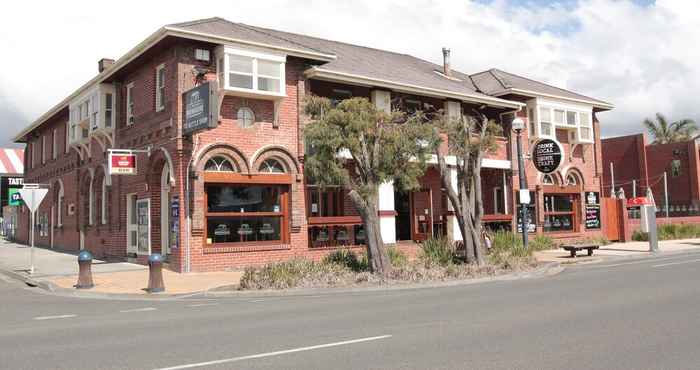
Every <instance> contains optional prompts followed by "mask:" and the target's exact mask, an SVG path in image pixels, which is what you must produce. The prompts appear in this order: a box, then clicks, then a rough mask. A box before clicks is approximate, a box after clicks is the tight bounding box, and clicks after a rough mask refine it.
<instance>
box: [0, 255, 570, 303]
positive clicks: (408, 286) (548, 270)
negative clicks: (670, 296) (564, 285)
mask: <svg viewBox="0 0 700 370" xmlns="http://www.w3.org/2000/svg"><path fill="white" fill-rule="evenodd" d="M563 270H564V267H563V266H562V265H561V264H560V263H559V262H550V263H546V264H544V265H542V266H540V267H538V268H536V269H534V270H530V271H524V272H523V271H519V272H512V273H508V274H503V275H497V276H489V277H482V278H475V279H464V280H449V281H439V282H428V283H405V284H398V285H386V284H385V285H379V286H362V287H353V288H298V289H287V290H272V289H270V290H248V291H240V290H221V289H224V288H228V287H232V286H231V285H223V286H219V287H213V288H210V289H207V290H202V291H197V292H190V293H181V294H168V293H155V294H148V295H145V294H133V293H125V294H121V293H98V292H90V291H87V290H77V289H68V288H61V287H58V286H56V285H54V284H52V283H51V282H48V281H44V280H33V279H27V278H26V277H22V278H21V279H18V280H20V281H23V282H25V283H26V284H28V285H30V286H35V287H37V288H40V290H37V292H40V293H42V294H51V295H55V296H63V297H72V298H83V299H109V300H143V301H145V300H148V301H154V300H155V301H159V300H160V301H167V300H180V299H185V298H205V299H206V298H255V297H275V296H277V297H294V296H307V295H329V296H330V295H334V294H348V293H363V292H390V291H401V290H415V289H426V288H447V287H455V286H464V285H472V284H480V283H487V282H497V281H514V280H520V279H529V278H540V277H547V276H553V275H556V274H558V273H560V272H561V271H563ZM0 272H7V271H4V270H2V269H0ZM15 274H16V275H17V276H22V275H21V274H17V273H15ZM14 278H16V277H14ZM29 280H31V281H29ZM30 283H31V284H30Z"/></svg>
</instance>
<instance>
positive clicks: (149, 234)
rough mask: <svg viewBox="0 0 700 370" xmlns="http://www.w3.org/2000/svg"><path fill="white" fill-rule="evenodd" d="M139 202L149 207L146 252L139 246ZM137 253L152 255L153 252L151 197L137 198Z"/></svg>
mask: <svg viewBox="0 0 700 370" xmlns="http://www.w3.org/2000/svg"><path fill="white" fill-rule="evenodd" d="M139 203H146V204H147V207H148V224H147V226H146V230H148V251H146V252H145V253H143V252H141V251H140V248H139V247H140V246H139V229H138V227H139V223H138V209H139ZM135 211H136V213H137V214H136V254H137V255H150V254H151V198H142V199H136V209H135Z"/></svg>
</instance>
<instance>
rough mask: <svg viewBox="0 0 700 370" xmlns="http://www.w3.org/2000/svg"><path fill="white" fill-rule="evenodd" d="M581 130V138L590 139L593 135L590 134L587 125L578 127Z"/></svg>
mask: <svg viewBox="0 0 700 370" xmlns="http://www.w3.org/2000/svg"><path fill="white" fill-rule="evenodd" d="M579 130H580V131H581V140H592V139H593V137H592V136H593V135H592V134H591V129H590V128H588V127H579Z"/></svg>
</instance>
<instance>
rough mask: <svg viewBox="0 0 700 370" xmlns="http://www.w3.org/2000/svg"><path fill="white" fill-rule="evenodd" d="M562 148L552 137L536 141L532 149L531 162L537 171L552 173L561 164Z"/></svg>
mask: <svg viewBox="0 0 700 370" xmlns="http://www.w3.org/2000/svg"><path fill="white" fill-rule="evenodd" d="M563 156H564V150H563V149H562V147H561V145H560V144H559V143H558V142H556V141H554V140H552V139H542V140H540V141H538V142H537V143H536V144H535V145H534V146H533V150H532V162H533V163H534V165H535V168H536V169H537V171H540V172H542V173H545V174H549V173H552V172H554V171H556V170H557V168H559V165H561V160H562V157H563Z"/></svg>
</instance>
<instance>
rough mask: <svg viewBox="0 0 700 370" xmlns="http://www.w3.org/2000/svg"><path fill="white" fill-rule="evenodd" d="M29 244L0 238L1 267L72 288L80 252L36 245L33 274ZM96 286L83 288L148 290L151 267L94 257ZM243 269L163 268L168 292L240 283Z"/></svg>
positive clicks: (129, 291) (20, 275)
mask: <svg viewBox="0 0 700 370" xmlns="http://www.w3.org/2000/svg"><path fill="white" fill-rule="evenodd" d="M30 250H31V249H30V248H29V247H27V246H25V245H21V244H16V243H11V242H8V241H5V240H0V270H3V271H5V272H7V274H8V275H10V276H13V277H15V278H18V279H22V280H24V281H27V280H30V281H33V282H34V283H37V284H39V285H41V286H44V287H51V288H59V289H71V290H75V288H74V287H73V286H74V285H75V284H76V283H77V281H78V257H77V254H75V253H71V252H64V251H56V250H50V249H45V248H39V247H35V248H34V274H33V275H29V273H28V269H29V265H30ZM92 272H93V280H94V282H95V287H94V288H92V289H88V290H81V292H94V293H104V294H148V293H147V292H146V291H145V290H144V289H145V288H146V287H147V286H148V267H147V266H144V265H139V264H134V263H128V262H122V261H102V260H97V259H95V260H93V263H92ZM241 275H242V272H240V271H225V272H208V273H189V274H180V273H176V272H173V271H170V270H167V269H163V280H164V282H165V293H166V294H185V293H197V292H203V291H207V290H210V289H213V288H217V287H221V286H231V285H238V284H239V282H240V279H241Z"/></svg>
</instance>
